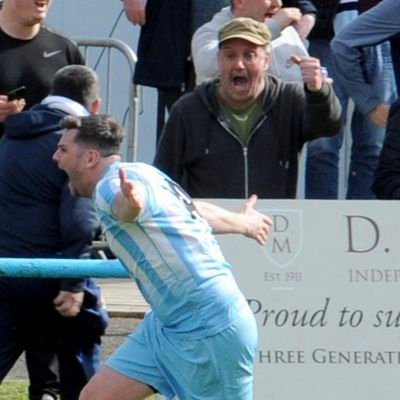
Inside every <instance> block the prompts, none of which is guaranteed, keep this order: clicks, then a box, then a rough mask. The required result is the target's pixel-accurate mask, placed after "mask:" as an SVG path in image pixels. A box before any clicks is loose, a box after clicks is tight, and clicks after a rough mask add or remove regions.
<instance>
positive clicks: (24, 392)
mask: <svg viewBox="0 0 400 400" xmlns="http://www.w3.org/2000/svg"><path fill="white" fill-rule="evenodd" d="M27 399H28V383H27V381H24V380H18V381H17V380H15V381H14V380H7V381H4V382H3V383H2V384H1V386H0V400H27Z"/></svg>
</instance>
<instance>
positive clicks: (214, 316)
mask: <svg viewBox="0 0 400 400" xmlns="http://www.w3.org/2000/svg"><path fill="white" fill-rule="evenodd" d="M119 168H123V169H124V171H125V173H126V175H127V178H128V179H129V180H132V181H134V182H135V184H137V185H138V188H139V190H140V192H141V194H142V196H143V200H144V207H143V209H142V210H141V212H140V214H139V216H138V217H137V219H136V220H134V221H132V222H128V223H126V222H121V221H119V220H117V219H116V218H115V216H114V215H113V213H112V210H111V206H112V203H113V200H114V198H115V195H116V194H117V193H118V192H119V190H120V179H119V176H118V170H119ZM94 198H95V202H96V207H97V209H98V212H99V216H100V219H101V222H102V224H103V226H104V228H105V232H106V238H107V241H108V243H109V246H110V248H111V250H112V251H113V252H114V254H115V255H116V256H117V257H118V258H119V260H120V261H121V263H122V264H123V265H124V267H125V268H126V269H127V270H128V271H129V273H130V274H131V275H132V276H133V277H134V279H135V280H136V283H137V285H138V287H139V289H140V291H141V292H142V294H143V296H144V298H145V299H146V301H147V302H148V303H149V304H150V306H151V308H152V310H153V312H154V313H155V315H156V316H157V318H158V319H159V320H160V322H161V323H162V324H163V326H164V329H167V330H169V331H170V332H171V333H190V334H191V335H192V336H193V337H204V336H208V335H213V334H215V333H217V332H220V331H221V330H223V329H225V328H226V327H227V326H229V325H230V324H231V323H232V321H234V320H235V319H236V318H237V313H238V309H239V308H240V307H241V306H242V305H243V302H244V301H245V299H244V297H243V295H242V293H241V292H240V290H239V289H238V287H237V284H236V282H235V279H234V277H233V275H232V272H231V266H230V264H229V263H227V261H226V260H225V258H224V256H223V254H222V252H221V249H220V247H219V245H218V243H217V241H216V240H215V238H214V236H213V235H212V233H211V228H210V226H209V225H208V223H207V222H206V221H205V220H204V219H203V218H201V217H200V216H199V214H198V213H197V212H196V210H195V209H194V207H193V204H192V200H191V199H190V197H189V196H188V195H187V194H186V193H185V192H184V191H183V190H182V189H181V188H180V186H179V185H177V184H176V183H175V182H173V181H172V180H171V179H169V178H168V177H167V176H166V175H165V174H163V173H162V172H161V171H159V170H157V169H156V168H154V167H152V166H150V165H147V164H144V163H120V162H118V163H114V164H112V165H111V166H110V167H108V168H107V170H106V171H105V172H104V174H103V176H102V179H101V180H100V181H99V183H98V184H97V187H96V191H95V194H94Z"/></svg>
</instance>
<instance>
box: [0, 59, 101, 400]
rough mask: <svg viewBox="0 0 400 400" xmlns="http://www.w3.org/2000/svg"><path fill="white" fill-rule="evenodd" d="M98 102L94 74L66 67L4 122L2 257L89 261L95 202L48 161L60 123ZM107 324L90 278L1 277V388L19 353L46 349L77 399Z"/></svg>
mask: <svg viewBox="0 0 400 400" xmlns="http://www.w3.org/2000/svg"><path fill="white" fill-rule="evenodd" d="M99 104H100V103H99V99H98V83H97V77H96V75H95V73H94V72H93V71H92V70H91V69H89V68H87V67H85V66H80V65H72V66H67V67H64V68H62V69H61V70H60V71H58V72H57V73H56V75H55V78H54V81H53V87H52V95H51V96H48V97H46V98H45V99H44V100H43V101H42V102H41V103H40V104H39V105H37V106H35V107H33V108H32V109H31V110H29V111H23V112H21V113H18V114H12V115H9V116H8V117H7V118H6V120H5V134H4V137H3V139H2V141H1V142H0V210H1V212H0V257H26V258H31V257H40V258H88V257H90V245H91V242H92V240H93V238H94V236H95V235H96V233H97V232H98V230H99V221H98V219H97V218H96V213H95V211H94V208H93V204H92V202H91V201H90V200H87V199H82V198H74V197H72V196H71V195H70V192H69V189H68V181H67V176H66V174H65V173H63V172H62V171H60V170H59V169H58V168H57V165H56V164H55V163H54V162H53V161H52V155H53V153H54V151H55V150H56V148H57V144H58V141H59V139H60V137H61V133H62V132H61V130H60V127H59V123H60V121H61V119H62V118H63V117H65V116H66V115H70V114H71V115H78V116H83V115H88V114H89V112H96V110H97V109H98V108H99ZM107 320H108V317H107V314H106V312H105V310H104V309H103V308H102V306H101V301H100V293H99V289H98V287H97V286H96V285H95V283H94V281H93V280H90V279H89V280H83V279H42V278H29V279H25V278H11V277H10V278H8V277H2V278H0V382H1V381H2V380H3V379H4V377H5V376H6V375H7V373H8V371H9V370H10V369H11V368H12V366H13V364H14V363H15V361H16V360H17V359H18V358H19V356H20V355H21V353H22V352H23V351H24V350H30V349H35V348H36V346H37V345H41V344H42V343H45V344H46V345H47V347H48V349H49V350H52V351H54V353H55V354H56V355H57V359H58V365H59V371H58V372H59V376H60V395H61V399H62V400H77V399H78V397H79V393H80V391H81V389H82V387H83V386H84V385H85V384H86V383H87V381H88V380H89V378H90V377H91V376H92V375H93V374H94V373H95V372H96V371H97V369H98V367H99V362H100V337H101V335H102V334H103V333H104V330H105V327H106V325H107ZM50 394H51V393H49V395H50ZM36 396H37V394H36V393H30V398H31V399H32V400H37V399H41V394H40V395H39V397H36ZM54 398H55V397H54Z"/></svg>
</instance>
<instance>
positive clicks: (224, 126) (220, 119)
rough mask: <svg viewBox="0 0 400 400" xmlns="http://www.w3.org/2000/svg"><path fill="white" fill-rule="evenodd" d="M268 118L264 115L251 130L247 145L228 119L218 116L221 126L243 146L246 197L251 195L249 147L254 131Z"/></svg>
mask: <svg viewBox="0 0 400 400" xmlns="http://www.w3.org/2000/svg"><path fill="white" fill-rule="evenodd" d="M266 119H267V115H265V114H264V115H263V116H262V118H260V120H259V121H258V122H257V124H256V125H255V127H254V128H253V130H252V131H251V133H250V135H249V138H248V139H247V142H246V144H245V145H243V143H242V142H241V141H240V140H239V138H238V137H237V136H236V134H235V133H234V132H233V131H232V130H231V129H230V126H229V125H228V124H227V123H226V121H225V120H224V119H222V118H219V117H218V122H219V123H220V124H221V126H222V127H223V128H224V129H225V130H226V131H227V132H228V133H229V134H230V135H231V136H233V137H234V138H235V140H236V141H237V142H238V143H239V144H240V146H241V147H242V152H243V168H244V196H245V199H247V198H248V197H249V161H248V147H249V143H250V140H251V138H252V137H253V136H254V133H255V132H256V130H257V129H258V128H259V127H260V126H261V125H262V124H263V123H264V121H265V120H266Z"/></svg>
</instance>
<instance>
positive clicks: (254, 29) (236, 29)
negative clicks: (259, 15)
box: [218, 18, 271, 46]
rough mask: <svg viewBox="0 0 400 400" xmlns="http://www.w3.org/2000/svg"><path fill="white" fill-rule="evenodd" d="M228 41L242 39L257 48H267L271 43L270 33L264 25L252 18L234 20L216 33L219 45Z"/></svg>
mask: <svg viewBox="0 0 400 400" xmlns="http://www.w3.org/2000/svg"><path fill="white" fill-rule="evenodd" d="M229 39H243V40H247V41H248V42H250V43H253V44H255V45H257V46H267V45H269V44H270V43H271V33H270V31H269V29H268V28H267V26H266V25H265V24H264V23H262V22H259V21H256V20H255V19H253V18H234V19H232V20H231V21H229V22H227V23H226V24H225V25H224V26H223V27H222V28H221V29H220V30H219V33H218V41H219V44H220V45H221V44H222V43H223V42H225V41H227V40H229Z"/></svg>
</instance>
